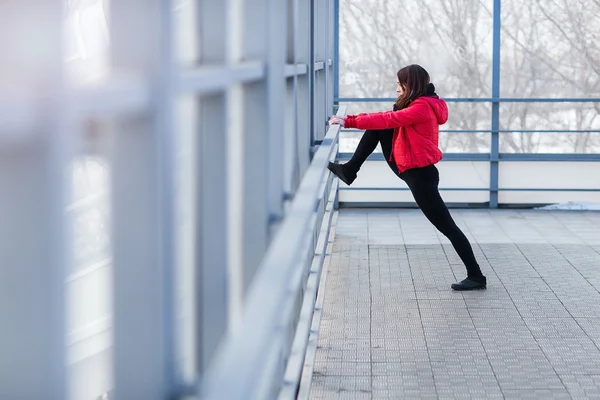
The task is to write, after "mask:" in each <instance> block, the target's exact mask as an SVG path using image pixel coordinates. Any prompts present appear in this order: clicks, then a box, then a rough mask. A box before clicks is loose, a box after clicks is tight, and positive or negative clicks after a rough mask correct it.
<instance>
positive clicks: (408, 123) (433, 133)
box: [344, 96, 448, 172]
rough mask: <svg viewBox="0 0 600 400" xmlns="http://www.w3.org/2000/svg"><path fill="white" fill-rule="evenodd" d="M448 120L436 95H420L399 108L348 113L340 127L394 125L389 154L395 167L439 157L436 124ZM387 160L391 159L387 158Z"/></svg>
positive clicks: (419, 165)
mask: <svg viewBox="0 0 600 400" xmlns="http://www.w3.org/2000/svg"><path fill="white" fill-rule="evenodd" d="M447 120H448V106H447V105H446V102H445V101H444V100H442V99H440V98H438V97H437V96H423V97H419V98H417V99H416V100H414V101H413V102H412V103H411V104H410V105H409V106H408V107H406V108H405V109H403V110H399V111H387V112H381V113H372V114H359V115H348V116H347V117H346V119H345V120H344V127H346V128H357V129H389V128H395V129H394V139H393V145H392V146H393V148H392V157H393V158H394V161H395V162H396V165H397V166H398V171H400V172H404V171H406V170H407V169H411V168H422V167H426V166H428V165H431V164H436V163H437V162H439V161H440V160H441V159H442V151H441V150H440V149H439V147H438V138H439V125H443V124H445V123H446V121H447ZM390 161H391V160H390Z"/></svg>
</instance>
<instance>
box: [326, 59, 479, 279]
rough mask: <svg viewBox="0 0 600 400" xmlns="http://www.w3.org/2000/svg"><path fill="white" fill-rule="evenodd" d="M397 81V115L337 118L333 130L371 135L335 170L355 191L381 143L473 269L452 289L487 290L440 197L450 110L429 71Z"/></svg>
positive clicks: (410, 69) (407, 73)
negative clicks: (442, 129)
mask: <svg viewBox="0 0 600 400" xmlns="http://www.w3.org/2000/svg"><path fill="white" fill-rule="evenodd" d="M397 75H398V87H397V89H396V92H397V93H398V94H399V96H398V99H397V100H396V103H395V104H394V111H387V112H381V113H372V114H358V115H348V116H347V117H346V118H341V117H338V116H333V117H331V119H330V120H329V124H330V125H334V124H339V125H342V126H344V127H346V128H358V129H367V131H366V132H365V133H364V135H363V137H362V138H361V140H360V143H359V144H358V147H357V148H356V151H355V153H354V155H353V156H352V159H351V160H350V161H348V163H346V164H334V163H329V169H330V170H331V172H333V173H334V174H335V175H336V176H337V177H339V178H340V179H341V180H342V181H344V182H345V183H346V184H347V185H350V184H352V182H353V181H354V179H356V174H357V172H358V170H359V169H360V167H361V165H362V164H363V163H364V162H365V160H366V159H367V157H368V156H369V154H371V153H372V152H373V151H374V150H375V147H377V143H381V148H382V150H383V154H384V156H385V159H386V160H387V162H388V165H389V166H390V168H391V169H392V170H393V171H394V173H395V174H396V175H398V177H400V179H402V180H403V181H404V182H406V184H407V185H408V187H409V188H410V191H411V192H412V194H413V196H414V198H415V201H416V203H417V205H418V206H419V208H420V209H421V211H423V214H425V217H427V219H428V220H429V221H430V222H431V223H432V224H433V225H434V226H435V227H436V228H437V229H438V230H439V231H440V232H441V233H442V234H444V236H446V237H447V238H448V239H449V240H450V242H451V243H452V246H453V247H454V250H456V252H457V253H458V255H459V256H460V258H461V260H462V262H463V263H464V264H465V266H466V268H467V278H465V279H464V280H462V281H461V282H457V283H454V284H452V286H451V287H452V289H454V290H475V289H485V288H486V285H487V280H486V277H485V276H484V275H483V274H482V273H481V269H480V268H479V264H477V260H476V259H475V255H474V254H473V249H472V248H471V244H470V243H469V240H468V239H467V238H466V236H465V235H464V233H463V232H462V231H461V230H460V228H459V227H458V226H456V223H455V222H454V220H453V219H452V216H451V215H450V212H449V211H448V208H447V207H446V204H445V203H444V200H442V197H441V196H440V193H439V191H438V184H439V180H440V176H439V173H438V170H437V168H436V167H435V164H437V163H438V162H439V161H440V160H441V159H442V152H441V151H440V149H439V147H438V136H439V125H442V124H444V123H446V121H447V120H448V106H447V105H446V102H445V101H444V100H442V99H440V98H439V97H438V96H437V95H436V94H435V87H434V86H433V84H432V83H430V82H429V74H428V73H427V71H425V69H423V67H421V66H419V65H409V66H407V67H404V68H402V69H401V70H400V71H398V74H397Z"/></svg>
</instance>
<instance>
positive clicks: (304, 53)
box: [294, 0, 314, 177]
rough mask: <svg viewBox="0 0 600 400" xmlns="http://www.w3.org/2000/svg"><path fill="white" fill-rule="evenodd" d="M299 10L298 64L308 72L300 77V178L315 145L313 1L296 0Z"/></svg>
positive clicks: (298, 90) (297, 32) (298, 100)
mask: <svg viewBox="0 0 600 400" xmlns="http://www.w3.org/2000/svg"><path fill="white" fill-rule="evenodd" d="M294 3H295V6H296V8H297V9H298V26H297V30H296V34H295V35H296V37H297V38H298V40H296V44H297V46H298V48H297V53H296V62H299V63H303V64H306V65H307V66H308V71H307V73H306V74H305V75H302V76H300V77H298V89H297V103H296V104H297V107H298V110H297V111H298V112H297V114H298V138H297V139H298V144H297V150H298V160H299V164H298V176H299V177H300V176H302V174H303V173H304V171H306V168H308V163H309V162H310V148H311V146H312V144H313V136H312V131H313V130H312V126H313V123H312V114H311V109H312V104H313V102H312V97H311V96H312V89H311V85H312V77H313V73H312V69H311V65H313V63H314V60H313V57H312V31H311V3H312V0H294Z"/></svg>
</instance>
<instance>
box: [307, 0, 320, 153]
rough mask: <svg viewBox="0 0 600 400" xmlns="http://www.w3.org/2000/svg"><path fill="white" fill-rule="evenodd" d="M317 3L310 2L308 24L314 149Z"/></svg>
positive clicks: (313, 142)
mask: <svg viewBox="0 0 600 400" xmlns="http://www.w3.org/2000/svg"><path fill="white" fill-rule="evenodd" d="M315 1H318V0H308V2H309V5H308V10H309V11H308V13H309V14H308V19H309V24H308V34H309V43H310V45H309V49H308V52H309V59H308V77H309V79H308V87H309V104H310V106H309V114H310V143H309V144H308V147H309V148H312V146H314V144H315V140H317V137H318V133H317V129H316V118H317V117H316V114H317V111H316V110H317V108H316V107H315V94H316V93H317V90H316V87H315V86H316V84H315V82H316V73H315V57H316V55H315V52H316V49H315V36H316V34H315V26H316V23H317V21H316V15H315V14H316V12H315V10H316V8H317V7H315Z"/></svg>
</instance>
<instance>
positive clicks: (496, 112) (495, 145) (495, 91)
mask: <svg viewBox="0 0 600 400" xmlns="http://www.w3.org/2000/svg"><path fill="white" fill-rule="evenodd" d="M500 2H501V0H494V15H493V18H494V25H493V44H492V45H493V53H492V99H493V100H492V128H491V129H492V133H491V149H490V150H491V154H490V208H497V207H498V161H499V160H498V158H499V152H500V134H499V132H498V130H499V129H500V102H499V101H498V99H499V98H500V23H501V17H500V10H501V8H500Z"/></svg>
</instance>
